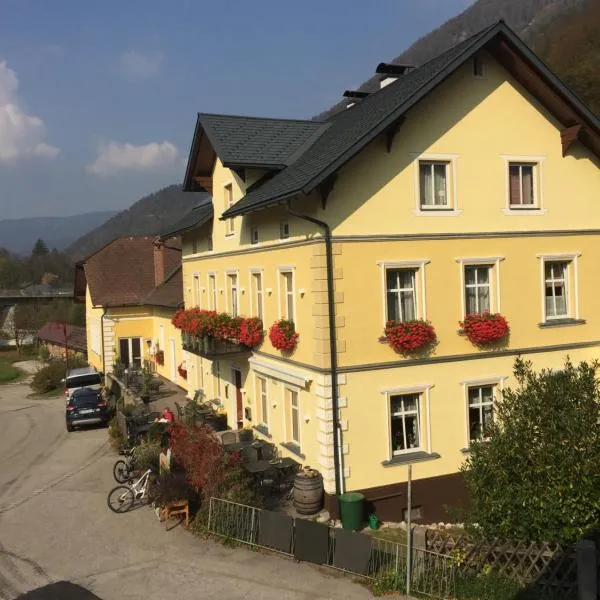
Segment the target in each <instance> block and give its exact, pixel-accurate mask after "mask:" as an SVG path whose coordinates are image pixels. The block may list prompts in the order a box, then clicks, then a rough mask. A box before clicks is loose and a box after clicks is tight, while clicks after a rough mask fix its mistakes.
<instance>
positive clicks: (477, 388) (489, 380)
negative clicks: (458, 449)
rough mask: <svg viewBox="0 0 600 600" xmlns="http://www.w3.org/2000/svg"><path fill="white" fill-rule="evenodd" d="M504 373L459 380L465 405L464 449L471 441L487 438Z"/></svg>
mask: <svg viewBox="0 0 600 600" xmlns="http://www.w3.org/2000/svg"><path fill="white" fill-rule="evenodd" d="M506 379H507V377H506V376H505V375H496V376H490V377H484V378H480V379H470V380H467V381H461V382H460V383H461V385H462V386H463V398H464V407H465V442H466V446H465V450H468V448H469V446H470V445H471V442H473V441H481V440H487V439H489V437H490V433H489V428H490V424H491V423H492V422H493V420H494V411H495V402H496V401H497V399H498V397H499V396H500V395H501V394H502V390H503V389H504V382H505V380H506Z"/></svg>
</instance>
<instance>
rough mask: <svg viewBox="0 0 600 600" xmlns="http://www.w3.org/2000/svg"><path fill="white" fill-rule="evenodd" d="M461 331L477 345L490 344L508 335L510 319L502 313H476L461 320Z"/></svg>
mask: <svg viewBox="0 0 600 600" xmlns="http://www.w3.org/2000/svg"><path fill="white" fill-rule="evenodd" d="M460 327H461V329H462V331H461V333H464V335H466V336H467V338H468V339H469V341H470V342H471V343H472V344H475V345H476V346H482V347H485V346H489V345H492V344H495V343H498V342H500V341H501V340H503V339H505V338H506V336H507V335H508V333H509V331H510V328H509V326H508V321H507V320H506V318H505V317H504V316H503V315H501V314H500V313H490V312H482V313H474V314H470V315H467V316H466V317H465V320H464V321H461V322H460Z"/></svg>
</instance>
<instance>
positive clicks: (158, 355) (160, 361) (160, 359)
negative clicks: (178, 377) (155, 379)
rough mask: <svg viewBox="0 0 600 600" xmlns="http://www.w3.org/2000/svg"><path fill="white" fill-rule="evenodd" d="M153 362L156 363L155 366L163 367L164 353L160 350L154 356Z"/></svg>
mask: <svg viewBox="0 0 600 600" xmlns="http://www.w3.org/2000/svg"><path fill="white" fill-rule="evenodd" d="M154 360H155V361H156V364H157V365H161V366H162V365H164V364H165V353H164V352H163V351H162V350H158V351H157V353H156V354H155V355H154Z"/></svg>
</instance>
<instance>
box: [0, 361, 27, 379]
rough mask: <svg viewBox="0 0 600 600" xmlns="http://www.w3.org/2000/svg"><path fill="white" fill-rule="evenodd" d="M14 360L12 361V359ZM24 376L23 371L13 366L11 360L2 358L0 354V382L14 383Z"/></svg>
mask: <svg viewBox="0 0 600 600" xmlns="http://www.w3.org/2000/svg"><path fill="white" fill-rule="evenodd" d="M13 362H14V361H13ZM24 376H25V373H24V372H23V371H21V369H17V367H13V365H12V362H8V361H6V360H4V357H3V356H0V384H2V383H14V382H16V381H19V379H22V378H23V377H24Z"/></svg>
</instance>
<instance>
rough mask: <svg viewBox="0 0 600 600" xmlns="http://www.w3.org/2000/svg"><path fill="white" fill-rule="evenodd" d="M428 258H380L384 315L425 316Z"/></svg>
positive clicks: (398, 318) (393, 317)
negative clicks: (395, 259)
mask: <svg viewBox="0 0 600 600" xmlns="http://www.w3.org/2000/svg"><path fill="white" fill-rule="evenodd" d="M428 262H429V260H428V259H420V260H401V261H379V262H378V263H377V264H378V265H379V266H380V267H381V279H382V287H383V297H384V301H383V319H384V323H385V322H387V321H412V320H413V319H425V318H427V317H426V297H425V265H426V264H427V263H428Z"/></svg>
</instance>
